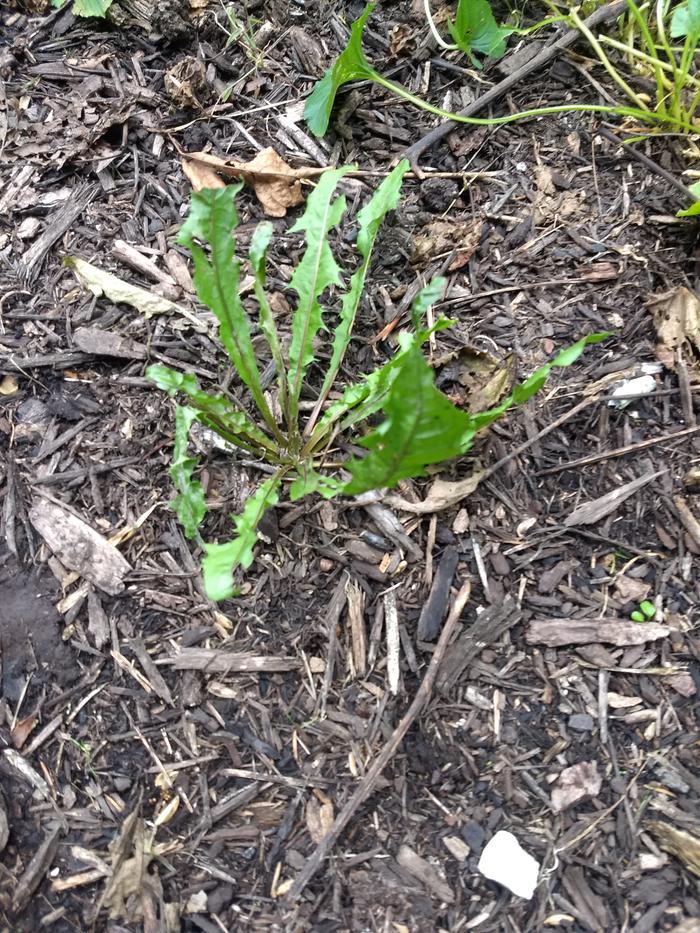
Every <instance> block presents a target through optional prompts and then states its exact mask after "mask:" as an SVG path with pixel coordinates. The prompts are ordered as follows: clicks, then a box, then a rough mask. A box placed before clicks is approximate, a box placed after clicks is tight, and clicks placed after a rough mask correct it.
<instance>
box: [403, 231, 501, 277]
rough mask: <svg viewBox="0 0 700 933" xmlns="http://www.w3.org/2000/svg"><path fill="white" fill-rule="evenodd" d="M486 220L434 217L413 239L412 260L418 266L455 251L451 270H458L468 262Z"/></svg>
mask: <svg viewBox="0 0 700 933" xmlns="http://www.w3.org/2000/svg"><path fill="white" fill-rule="evenodd" d="M483 229H484V222H483V220H481V219H471V220H466V221H463V222H461V223H460V222H459V221H454V220H434V221H433V222H432V223H429V224H428V225H427V226H426V227H424V228H423V232H422V233H421V234H420V236H417V237H415V238H414V240H413V254H412V256H411V262H412V263H413V264H414V265H415V266H425V265H426V264H427V263H428V262H431V261H432V260H433V259H437V258H438V257H439V256H446V255H449V254H450V253H451V252H453V251H455V257H454V259H453V260H452V262H451V263H450V266H449V268H448V270H447V271H448V272H456V271H457V269H461V268H462V267H463V266H466V264H467V263H468V262H469V260H470V259H471V258H472V256H473V255H474V252H475V250H476V248H477V246H478V245H479V243H480V242H481V232H482V230H483Z"/></svg>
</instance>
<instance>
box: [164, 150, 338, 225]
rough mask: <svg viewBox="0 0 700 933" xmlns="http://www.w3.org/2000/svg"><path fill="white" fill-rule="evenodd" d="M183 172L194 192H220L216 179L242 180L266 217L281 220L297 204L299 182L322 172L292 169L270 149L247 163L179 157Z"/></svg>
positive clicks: (198, 156) (187, 154)
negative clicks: (206, 189)
mask: <svg viewBox="0 0 700 933" xmlns="http://www.w3.org/2000/svg"><path fill="white" fill-rule="evenodd" d="M182 163H183V170H184V171H185V174H186V175H187V177H188V178H189V179H190V181H191V182H192V187H193V188H194V189H195V191H199V190H200V189H202V188H223V187H224V184H223V182H222V181H221V179H220V176H222V175H223V176H224V177H225V178H242V179H243V180H244V181H245V182H246V184H248V185H250V186H251V187H252V188H253V190H254V191H255V194H256V195H257V198H258V201H260V203H261V204H262V206H263V210H264V211H265V213H266V214H267V216H268V217H284V216H285V214H286V213H287V209H288V208H290V207H295V206H296V205H297V204H301V202H302V201H303V200H304V195H303V194H302V191H301V181H302V179H304V178H315V177H317V176H318V175H321V174H322V173H323V172H325V171H326V169H323V168H292V166H291V165H287V163H286V162H285V161H284V159H282V158H281V156H279V155H278V154H277V153H276V152H275V150H274V149H273V148H272V147H268V148H267V149H263V150H262V151H261V152H259V153H258V154H257V155H256V156H255V158H254V159H251V160H250V162H236V161H235V160H233V159H221V158H219V156H215V155H211V154H210V153H208V152H185V153H182Z"/></svg>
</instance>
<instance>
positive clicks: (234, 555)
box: [147, 160, 607, 600]
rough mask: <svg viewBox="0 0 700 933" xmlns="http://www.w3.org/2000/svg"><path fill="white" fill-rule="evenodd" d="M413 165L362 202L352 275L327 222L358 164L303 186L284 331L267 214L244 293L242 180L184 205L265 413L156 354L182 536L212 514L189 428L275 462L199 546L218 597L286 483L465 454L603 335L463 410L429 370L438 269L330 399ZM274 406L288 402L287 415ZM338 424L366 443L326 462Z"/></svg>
mask: <svg viewBox="0 0 700 933" xmlns="http://www.w3.org/2000/svg"><path fill="white" fill-rule="evenodd" d="M408 168H409V165H408V162H407V161H406V160H404V161H402V162H401V163H400V164H399V165H397V166H396V168H394V170H393V171H392V172H391V173H390V174H389V175H388V177H387V178H386V179H384V181H383V182H382V184H381V185H380V186H379V188H378V189H377V190H376V192H375V193H374V195H373V197H372V198H371V200H370V201H369V203H368V204H367V205H366V206H365V207H364V208H363V209H362V210H361V211H360V212H359V214H358V217H357V222H358V228H359V229H358V235H357V252H358V259H359V263H358V266H357V268H356V270H355V272H354V273H353V275H352V276H351V278H350V280H349V282H348V283H347V284H346V280H345V277H344V275H343V272H342V270H341V269H340V267H339V265H338V262H337V260H336V258H335V256H334V254H333V250H332V248H331V243H330V239H329V235H330V233H331V231H333V230H334V229H335V228H336V227H337V226H338V225H339V224H340V221H341V219H342V217H343V214H344V212H345V198H344V197H343V196H342V195H339V196H336V189H337V187H338V185H339V183H340V182H341V180H342V178H343V176H344V175H345V174H347V172H348V171H349V170H350V169H349V167H345V168H339V169H335V170H329V171H327V172H325V173H324V174H323V175H322V176H321V178H320V180H319V182H318V184H317V185H316V187H315V189H314V190H313V192H312V193H311V194H310V195H309V198H308V201H307V205H306V210H305V211H304V213H303V214H302V216H301V217H300V219H299V220H298V221H297V223H296V224H295V226H294V227H293V228H292V230H291V231H290V232H292V233H300V234H302V235H303V238H304V240H305V249H304V251H303V253H302V257H301V259H300V260H299V262H298V264H297V266H296V268H295V269H294V272H293V275H292V278H291V280H290V283H289V288H290V291H292V292H294V293H295V294H296V308H295V310H294V312H293V315H292V321H291V337H290V339H289V340H287V341H284V340H283V339H282V337H281V335H280V334H279V333H278V329H277V322H276V321H275V318H274V316H273V314H272V311H271V308H270V303H269V300H268V297H267V292H266V276H265V268H266V257H267V250H268V247H269V244H270V240H271V237H272V226H271V225H270V224H269V223H262V224H260V225H259V226H258V228H257V229H256V231H255V232H254V234H253V236H252V239H251V244H250V253H249V259H250V267H251V270H252V273H253V278H254V283H255V284H254V294H255V298H256V302H257V306H258V311H257V320H255V321H253V320H251V317H250V316H249V313H248V311H247V309H246V308H245V307H244V305H243V302H242V300H241V298H240V296H239V283H240V278H241V264H240V260H239V259H238V258H237V257H236V242H235V240H234V238H233V236H232V231H233V230H234V229H235V228H236V226H237V224H238V213H237V211H236V205H235V197H236V194H237V192H238V190H239V188H240V186H239V185H231V186H229V187H227V188H221V189H216V190H204V191H199V192H195V193H193V194H192V201H191V208H190V213H189V216H188V218H187V220H186V222H185V224H184V225H183V227H182V229H181V231H180V235H179V238H178V240H179V242H180V243H182V244H183V245H185V246H187V247H188V248H189V249H190V250H191V252H192V255H193V258H194V266H195V271H194V282H195V285H196V288H197V294H198V296H199V298H200V300H201V301H202V302H203V303H204V304H205V305H206V306H207V307H208V308H210V309H211V311H212V312H213V313H214V315H215V316H216V318H217V320H218V322H219V337H220V339H221V342H222V344H223V346H224V349H225V350H226V353H227V354H228V357H229V359H230V361H231V363H232V364H233V367H234V369H235V371H236V373H237V374H238V376H239V378H240V381H241V383H242V386H243V387H244V388H245V389H247V391H248V393H249V396H250V402H251V403H252V406H253V407H254V408H255V409H256V410H257V418H258V419H259V422H258V421H257V420H256V418H255V417H253V416H252V415H249V414H248V412H247V411H246V410H245V409H244V408H243V407H242V406H241V404H239V403H236V402H234V401H232V400H231V399H230V398H229V397H227V396H224V395H221V394H215V393H211V392H207V391H205V390H203V389H202V388H201V387H200V385H199V382H198V380H197V378H196V377H195V376H194V375H192V374H191V373H181V372H177V371H175V370H172V369H169V368H168V367H166V366H161V365H157V366H150V367H149V369H148V371H147V374H148V376H149V378H150V379H152V380H153V382H155V384H156V385H157V386H158V387H159V388H160V389H162V390H164V391H165V392H167V393H168V394H169V395H170V396H172V397H175V396H178V397H180V398H183V399H184V401H185V404H184V405H179V404H178V405H176V407H175V442H174V448H173V462H172V467H171V470H170V475H171V477H172V480H173V483H174V485H175V488H176V490H177V496H176V497H175V498H174V499H173V501H172V503H171V506H172V508H173V509H174V510H175V511H176V512H177V515H178V518H179V520H180V522H181V524H182V526H183V529H184V531H185V534H186V535H187V537H189V538H197V539H198V536H199V532H198V529H199V527H200V525H201V522H202V521H203V519H204V517H205V515H206V504H205V501H204V491H203V489H202V486H201V484H200V483H199V481H198V480H197V478H196V470H197V460H196V458H194V457H192V456H190V455H188V450H187V445H188V436H189V431H190V428H191V427H192V425H193V423H194V422H195V421H198V422H199V423H200V424H202V425H204V426H205V427H206V428H208V429H210V430H211V431H214V432H215V433H216V434H218V435H219V436H220V437H221V438H222V439H223V440H225V441H226V442H227V443H228V444H231V445H233V446H234V447H237V448H239V449H240V450H241V451H243V453H244V454H245V455H246V456H247V457H249V458H250V457H254V458H256V459H258V460H259V461H261V463H262V462H264V463H266V464H267V465H268V466H267V469H268V471H270V475H269V476H268V477H267V478H266V479H265V481H264V482H263V483H262V484H261V485H260V487H259V488H258V489H257V491H256V492H255V493H254V494H253V495H252V496H251V497H250V498H249V499H248V501H247V502H246V504H245V507H244V509H243V511H242V512H241V514H240V515H236V516H233V524H234V527H235V532H236V534H235V536H234V538H233V539H232V540H231V541H228V542H225V543H220V544H205V545H204V550H205V557H204V561H203V572H204V582H205V588H206V592H207V595H208V596H209V597H210V598H211V599H214V600H220V599H225V598H227V597H229V596H231V595H233V593H234V583H233V573H234V571H235V570H236V568H238V567H242V568H246V567H249V566H250V564H251V562H252V560H253V549H254V546H255V542H256V540H257V535H258V532H257V529H258V525H259V523H260V521H261V519H262V517H263V515H264V513H265V511H266V509H268V508H270V507H271V506H273V505H275V504H276V503H277V502H278V501H279V499H280V497H281V495H282V493H283V488H284V487H288V494H289V498H290V499H291V500H297V499H301V498H303V497H304V496H307V495H309V494H311V493H314V492H315V493H318V494H320V495H321V496H324V497H326V498H331V497H334V496H338V495H357V494H359V493H362V492H366V491H369V490H372V489H378V488H381V487H388V486H393V485H395V484H396V483H398V482H399V480H401V479H405V478H408V477H417V476H424V475H425V471H426V467H428V466H430V465H431V464H437V463H440V462H442V461H445V460H450V459H452V458H454V457H459V456H461V455H462V454H464V453H465V452H466V451H467V450H469V448H470V447H471V445H472V443H473V441H474V438H475V436H476V434H477V432H478V431H480V430H482V429H483V428H485V427H487V426H488V425H489V424H491V422H493V421H495V420H496V419H497V418H499V417H500V416H501V415H503V414H504V413H505V412H506V411H507V410H508V409H509V408H511V407H513V406H515V405H521V404H523V403H524V402H526V401H527V400H528V399H529V398H530V397H531V396H532V395H534V394H535V392H537V391H538V390H539V389H540V388H541V387H542V386H543V385H544V383H545V381H546V379H547V377H548V375H549V373H550V371H551V370H552V368H553V367H562V366H569V365H570V364H571V363H573V362H574V360H576V359H577V358H578V357H579V356H580V354H581V353H582V352H583V350H584V349H585V347H586V346H587V345H588V344H593V343H597V342H599V341H600V340H603V339H604V338H605V337H606V336H607V335H606V334H591V335H589V336H588V337H584V338H583V339H582V340H579V341H578V342H577V343H575V344H574V345H573V346H571V347H569V348H568V349H566V350H564V351H562V352H561V353H559V354H558V356H556V357H555V358H554V359H553V360H552V361H551V362H549V363H547V364H546V365H545V366H542V367H541V368H540V369H538V370H537V371H536V372H535V373H533V374H532V375H531V376H530V377H529V378H528V379H526V380H525V381H524V382H523V383H522V384H521V385H519V386H516V388H515V389H514V390H513V392H512V393H511V394H510V395H509V396H508V397H507V398H506V399H504V400H503V401H502V402H501V403H500V404H499V405H497V406H496V407H494V408H492V409H490V410H488V411H485V412H481V413H479V414H468V413H467V412H465V411H463V410H461V409H459V408H457V407H456V406H455V405H453V404H452V402H451V401H450V400H449V399H448V398H447V396H445V395H443V393H442V392H440V391H439V390H438V389H437V388H436V386H435V374H434V372H433V370H432V368H431V367H430V366H429V365H428V363H427V361H426V359H425V358H424V356H423V352H422V349H421V347H422V345H423V344H424V343H425V341H427V340H428V339H429V338H430V336H431V335H432V334H434V333H435V332H437V331H439V330H441V329H443V328H444V327H447V326H449V324H450V322H449V321H446V320H445V319H443V318H440V319H438V320H437V321H436V322H435V323H434V324H433V325H432V327H430V328H426V327H425V326H424V324H423V319H424V316H425V314H426V312H427V310H428V308H429V307H430V306H431V305H432V304H434V303H435V302H436V301H437V300H438V299H439V298H440V295H441V294H442V289H443V286H444V281H443V280H441V279H437V280H435V281H433V282H431V283H429V284H428V285H427V286H425V288H424V289H423V290H422V291H421V292H420V293H419V295H418V296H417V298H416V299H415V301H414V304H413V309H412V327H411V328H410V329H409V330H407V331H405V332H403V333H401V334H400V335H399V347H398V350H397V352H396V353H395V355H394V356H393V357H392V358H391V359H390V360H389V361H388V362H386V363H385V364H384V365H383V366H380V367H379V368H378V369H376V370H375V371H374V372H371V373H369V374H368V375H367V376H365V377H363V378H360V379H359V380H358V381H357V382H354V383H352V384H351V385H348V386H346V387H345V388H344V390H343V391H342V392H341V393H340V394H339V395H338V394H337V393H336V398H335V400H334V401H333V402H332V403H330V404H327V402H326V400H327V398H328V397H329V395H330V393H331V390H333V389H335V388H336V384H337V378H338V374H339V372H340V369H341V366H342V363H343V359H344V357H345V354H346V351H347V349H348V346H349V344H350V341H351V339H352V335H353V328H354V323H355V318H356V316H357V312H358V309H359V307H360V303H361V300H362V297H363V295H364V293H365V285H366V281H367V275H368V271H369V267H370V262H371V257H372V251H373V248H374V244H375V241H376V237H377V233H378V231H379V228H380V226H381V223H382V221H383V219H384V217H385V216H386V214H387V213H388V212H389V211H391V210H393V209H394V208H395V207H396V206H397V203H398V199H399V194H400V190H401V183H402V180H403V177H404V175H405V174H406V172H407V171H408ZM328 296H337V307H338V309H339V311H338V314H337V317H336V319H335V321H334V323H333V325H332V327H331V328H329V320H328V318H329V317H330V314H329V312H328V311H327V310H325V309H324V307H323V305H322V304H321V301H322V299H324V298H327V297H328ZM255 328H257V329H258V331H259V333H260V334H261V335H262V336H263V338H264V339H265V342H266V343H267V347H268V355H269V358H270V360H271V361H272V363H273V365H274V369H275V373H276V391H275V397H274V398H272V397H271V395H270V393H269V391H266V390H265V389H264V388H263V382H262V379H261V376H260V373H261V368H262V365H263V363H264V362H266V361H262V360H258V352H259V348H258V349H256V344H255V343H254V342H253V333H254V329H255ZM329 329H331V331H332V333H331V337H330V340H328V339H327V338H326V337H325V336H324V337H323V340H324V341H325V342H328V343H329V344H330V360H329V362H328V364H327V369H326V371H325V374H320V375H319V376H318V377H314V379H313V380H311V381H312V384H315V385H317V388H316V390H315V394H316V399H317V400H316V402H315V404H314V405H313V406H312V411H311V413H310V415H309V417H308V420H306V423H305V424H304V425H303V426H302V424H301V423H300V414H301V411H302V407H301V404H300V403H301V400H302V392H304V393H305V395H306V397H308V395H309V393H310V392H311V391H312V390H311V387H310V385H309V374H310V373H311V372H312V369H313V371H314V372H315V370H316V366H317V360H316V348H317V344H318V342H319V339H320V337H321V335H322V334H325V332H327V331H328V330H329ZM275 412H281V418H279V417H277V416H276V414H275ZM376 415H381V417H380V419H379V421H378V422H377V421H376V420H375V422H374V424H375V426H374V427H373V428H372V429H371V430H369V431H367V429H366V427H365V426H366V423H367V419H368V418H370V417H371V416H376ZM358 430H359V432H360V434H359V436H358V434H357V432H358ZM363 432H364V436H363ZM342 433H345V434H346V435H347V437H348V439H352V441H353V442H354V443H355V444H356V445H358V446H360V447H364V448H365V450H366V451H367V453H366V455H365V456H355V457H351V458H350V459H346V460H344V461H342V462H341V463H340V464H338V463H334V464H332V465H330V464H328V458H327V451H328V449H329V447H330V446H331V445H333V446H334V448H335V447H336V446H337V445H336V444H335V441H336V438H337V437H338V435H339V434H342ZM342 449H343V448H342V447H341V450H342ZM335 458H337V454H336V453H334V459H335Z"/></svg>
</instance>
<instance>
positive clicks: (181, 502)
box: [170, 405, 207, 538]
mask: <svg viewBox="0 0 700 933" xmlns="http://www.w3.org/2000/svg"><path fill="white" fill-rule="evenodd" d="M196 417H197V412H196V411H194V410H193V409H192V408H184V407H183V406H182V405H176V406H175V443H174V445H173V462H172V466H171V467H170V478H171V479H172V481H173V484H174V486H175V488H176V489H177V490H178V494H177V496H175V498H174V499H173V500H172V501H171V503H170V507H171V508H172V509H174V510H175V512H176V513H177V517H178V519H179V521H180V524H181V525H182V527H183V529H184V532H185V535H186V537H188V538H194V536H195V534H196V533H197V529H198V528H199V526H200V525H201V523H202V519H203V518H204V516H205V515H206V512H207V507H206V505H205V504H204V490H203V489H202V484H201V483H200V482H199V480H198V479H195V478H194V475H193V474H194V469H195V467H196V466H197V463H198V460H197V458H196V457H190V456H189V455H188V453H187V448H188V446H189V440H190V428H191V427H192V422H193V421H194V420H195V419H196Z"/></svg>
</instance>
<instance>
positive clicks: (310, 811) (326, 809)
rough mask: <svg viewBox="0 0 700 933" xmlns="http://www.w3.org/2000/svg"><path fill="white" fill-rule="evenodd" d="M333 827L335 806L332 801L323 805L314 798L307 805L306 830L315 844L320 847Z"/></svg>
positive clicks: (327, 801)
mask: <svg viewBox="0 0 700 933" xmlns="http://www.w3.org/2000/svg"><path fill="white" fill-rule="evenodd" d="M332 825H333V804H332V803H331V801H330V800H326V801H325V802H324V803H321V802H320V801H319V800H317V799H316V797H314V796H312V797H311V798H310V799H309V802H308V803H307V805H306V828H307V829H308V831H309V835H310V836H311V839H312V840H313V842H314V843H315V844H316V845H318V844H319V842H320V841H321V840H322V839H323V837H324V836H325V835H326V833H327V832H328V830H329V829H330V828H331V826H332Z"/></svg>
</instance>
